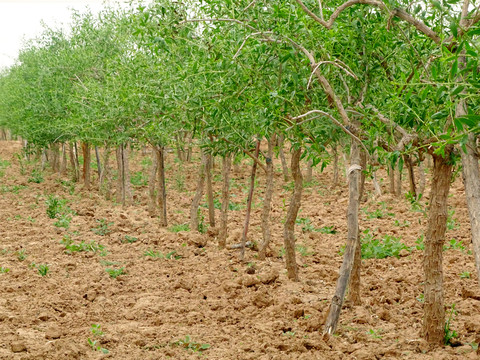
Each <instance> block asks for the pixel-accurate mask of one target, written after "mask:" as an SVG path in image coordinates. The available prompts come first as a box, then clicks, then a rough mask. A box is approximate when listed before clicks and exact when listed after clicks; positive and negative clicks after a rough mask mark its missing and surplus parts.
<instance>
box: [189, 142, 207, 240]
mask: <svg viewBox="0 0 480 360" xmlns="http://www.w3.org/2000/svg"><path fill="white" fill-rule="evenodd" d="M206 161H207V160H206V156H205V154H204V153H203V151H202V164H201V165H200V170H199V172H198V181H197V191H196V192H195V196H194V197H193V200H192V205H191V207H190V230H191V231H198V230H199V227H198V225H199V221H198V207H199V205H200V200H201V199H202V195H203V188H204V184H205V164H206Z"/></svg>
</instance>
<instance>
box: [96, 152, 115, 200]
mask: <svg viewBox="0 0 480 360" xmlns="http://www.w3.org/2000/svg"><path fill="white" fill-rule="evenodd" d="M98 183H99V187H100V192H101V193H103V194H104V195H105V199H107V200H110V199H111V197H112V172H111V170H110V147H109V145H105V150H104V152H103V171H102V172H101V175H100V179H99V182H98Z"/></svg>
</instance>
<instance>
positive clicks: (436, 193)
mask: <svg viewBox="0 0 480 360" xmlns="http://www.w3.org/2000/svg"><path fill="white" fill-rule="evenodd" d="M450 151H451V149H450V150H448V151H447V149H446V150H445V154H446V156H447V158H446V159H445V158H443V157H441V156H439V155H433V179H432V186H431V189H432V190H431V195H430V206H429V209H428V223H427V231H426V234H425V251H424V259H423V269H424V272H425V292H424V299H425V304H424V311H425V314H424V320H423V334H424V337H425V340H427V342H428V343H429V344H434V345H439V346H440V345H443V339H444V335H445V307H444V294H443V266H442V261H443V243H444V240H445V230H446V228H447V216H448V208H447V200H448V192H449V190H450V182H451V180H452V165H451V163H450V161H451V160H450V159H449V157H450Z"/></svg>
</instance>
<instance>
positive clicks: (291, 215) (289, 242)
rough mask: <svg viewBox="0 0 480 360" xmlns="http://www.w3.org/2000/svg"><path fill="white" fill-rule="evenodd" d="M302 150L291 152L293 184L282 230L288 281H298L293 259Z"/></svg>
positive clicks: (299, 197) (295, 264) (300, 181)
mask: <svg viewBox="0 0 480 360" xmlns="http://www.w3.org/2000/svg"><path fill="white" fill-rule="evenodd" d="M301 154H302V150H301V149H300V148H298V149H295V150H294V151H293V152H292V158H291V162H290V168H291V171H292V177H293V180H294V182H295V184H294V188H293V194H292V198H291V200H290V204H289V206H288V210H287V217H286V218H285V225H284V228H283V239H284V244H285V265H286V267H287V276H288V278H289V279H290V280H293V281H298V268H297V261H296V258H295V221H296V220H297V215H298V210H299V209H300V204H301V200H302V189H303V179H302V172H301V171H300V156H301Z"/></svg>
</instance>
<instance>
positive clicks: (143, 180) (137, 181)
mask: <svg viewBox="0 0 480 360" xmlns="http://www.w3.org/2000/svg"><path fill="white" fill-rule="evenodd" d="M130 182H131V183H132V185H135V186H146V185H147V184H148V179H147V176H146V175H145V174H144V173H143V172H142V171H137V172H135V173H133V175H132V176H131V178H130Z"/></svg>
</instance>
